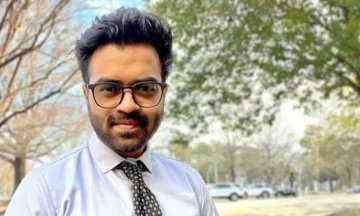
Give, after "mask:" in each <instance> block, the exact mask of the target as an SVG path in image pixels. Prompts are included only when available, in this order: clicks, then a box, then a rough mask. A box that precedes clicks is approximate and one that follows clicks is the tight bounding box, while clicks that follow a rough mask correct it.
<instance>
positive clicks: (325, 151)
mask: <svg viewBox="0 0 360 216" xmlns="http://www.w3.org/2000/svg"><path fill="white" fill-rule="evenodd" d="M359 132H360V121H359V119H358V115H357V110H356V109H354V108H353V107H347V108H345V109H343V110H342V111H341V112H340V113H337V114H336V113H330V114H328V115H326V117H325V119H324V120H323V121H322V122H321V123H320V124H318V125H311V126H309V127H308V129H307V130H306V133H305V137H304V139H303V140H302V141H301V145H302V146H303V147H305V149H306V152H305V155H304V156H305V157H304V159H305V164H306V165H307V167H308V168H310V169H311V170H312V173H313V175H314V177H315V179H317V180H319V181H326V180H336V179H338V178H339V176H340V174H344V173H346V172H347V175H349V174H350V177H351V172H352V171H351V170H354V168H355V164H356V163H359V162H360V160H359V159H358V155H359V154H360V136H359ZM349 172H350V173H349ZM350 180H351V179H349V181H350ZM349 184H351V182H349Z"/></svg>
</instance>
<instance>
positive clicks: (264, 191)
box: [245, 184, 273, 198]
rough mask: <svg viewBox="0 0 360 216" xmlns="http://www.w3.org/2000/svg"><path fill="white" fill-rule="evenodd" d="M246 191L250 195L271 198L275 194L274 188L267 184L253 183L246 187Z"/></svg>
mask: <svg viewBox="0 0 360 216" xmlns="http://www.w3.org/2000/svg"><path fill="white" fill-rule="evenodd" d="M245 191H246V193H247V195H248V196H249V197H256V198H269V197H270V196H272V194H273V190H272V189H271V187H269V186H268V185H266V184H251V185H248V186H246V187H245Z"/></svg>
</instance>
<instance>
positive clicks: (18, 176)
mask: <svg viewBox="0 0 360 216" xmlns="http://www.w3.org/2000/svg"><path fill="white" fill-rule="evenodd" d="M25 170H26V157H25V156H16V157H15V161H14V191H13V192H15V190H16V189H17V187H18V186H19V184H20V182H21V181H22V179H23V178H24V177H25Z"/></svg>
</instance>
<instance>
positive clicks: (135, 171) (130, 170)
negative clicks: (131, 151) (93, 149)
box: [118, 161, 142, 183]
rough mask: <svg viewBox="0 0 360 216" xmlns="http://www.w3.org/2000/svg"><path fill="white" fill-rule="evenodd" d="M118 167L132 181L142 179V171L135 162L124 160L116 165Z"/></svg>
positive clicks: (135, 181)
mask: <svg viewBox="0 0 360 216" xmlns="http://www.w3.org/2000/svg"><path fill="white" fill-rule="evenodd" d="M118 168H119V169H121V170H122V171H123V172H124V174H125V175H126V177H127V178H128V179H129V180H130V181H132V182H133V183H137V182H139V181H142V172H141V170H140V168H139V166H138V165H137V164H133V163H130V162H127V161H124V162H122V163H121V164H119V165H118Z"/></svg>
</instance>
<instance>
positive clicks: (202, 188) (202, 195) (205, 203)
mask: <svg viewBox="0 0 360 216" xmlns="http://www.w3.org/2000/svg"><path fill="white" fill-rule="evenodd" d="M194 171H195V173H196V177H197V183H198V184H197V191H198V193H199V194H197V197H198V200H199V203H200V205H201V209H200V211H201V216H220V215H219V212H218V211H217V209H216V206H215V204H214V202H213V199H212V197H211V196H210V194H209V192H208V190H207V188H206V184H205V182H204V180H203V179H202V177H201V175H200V174H199V173H198V172H197V171H196V170H194Z"/></svg>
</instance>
